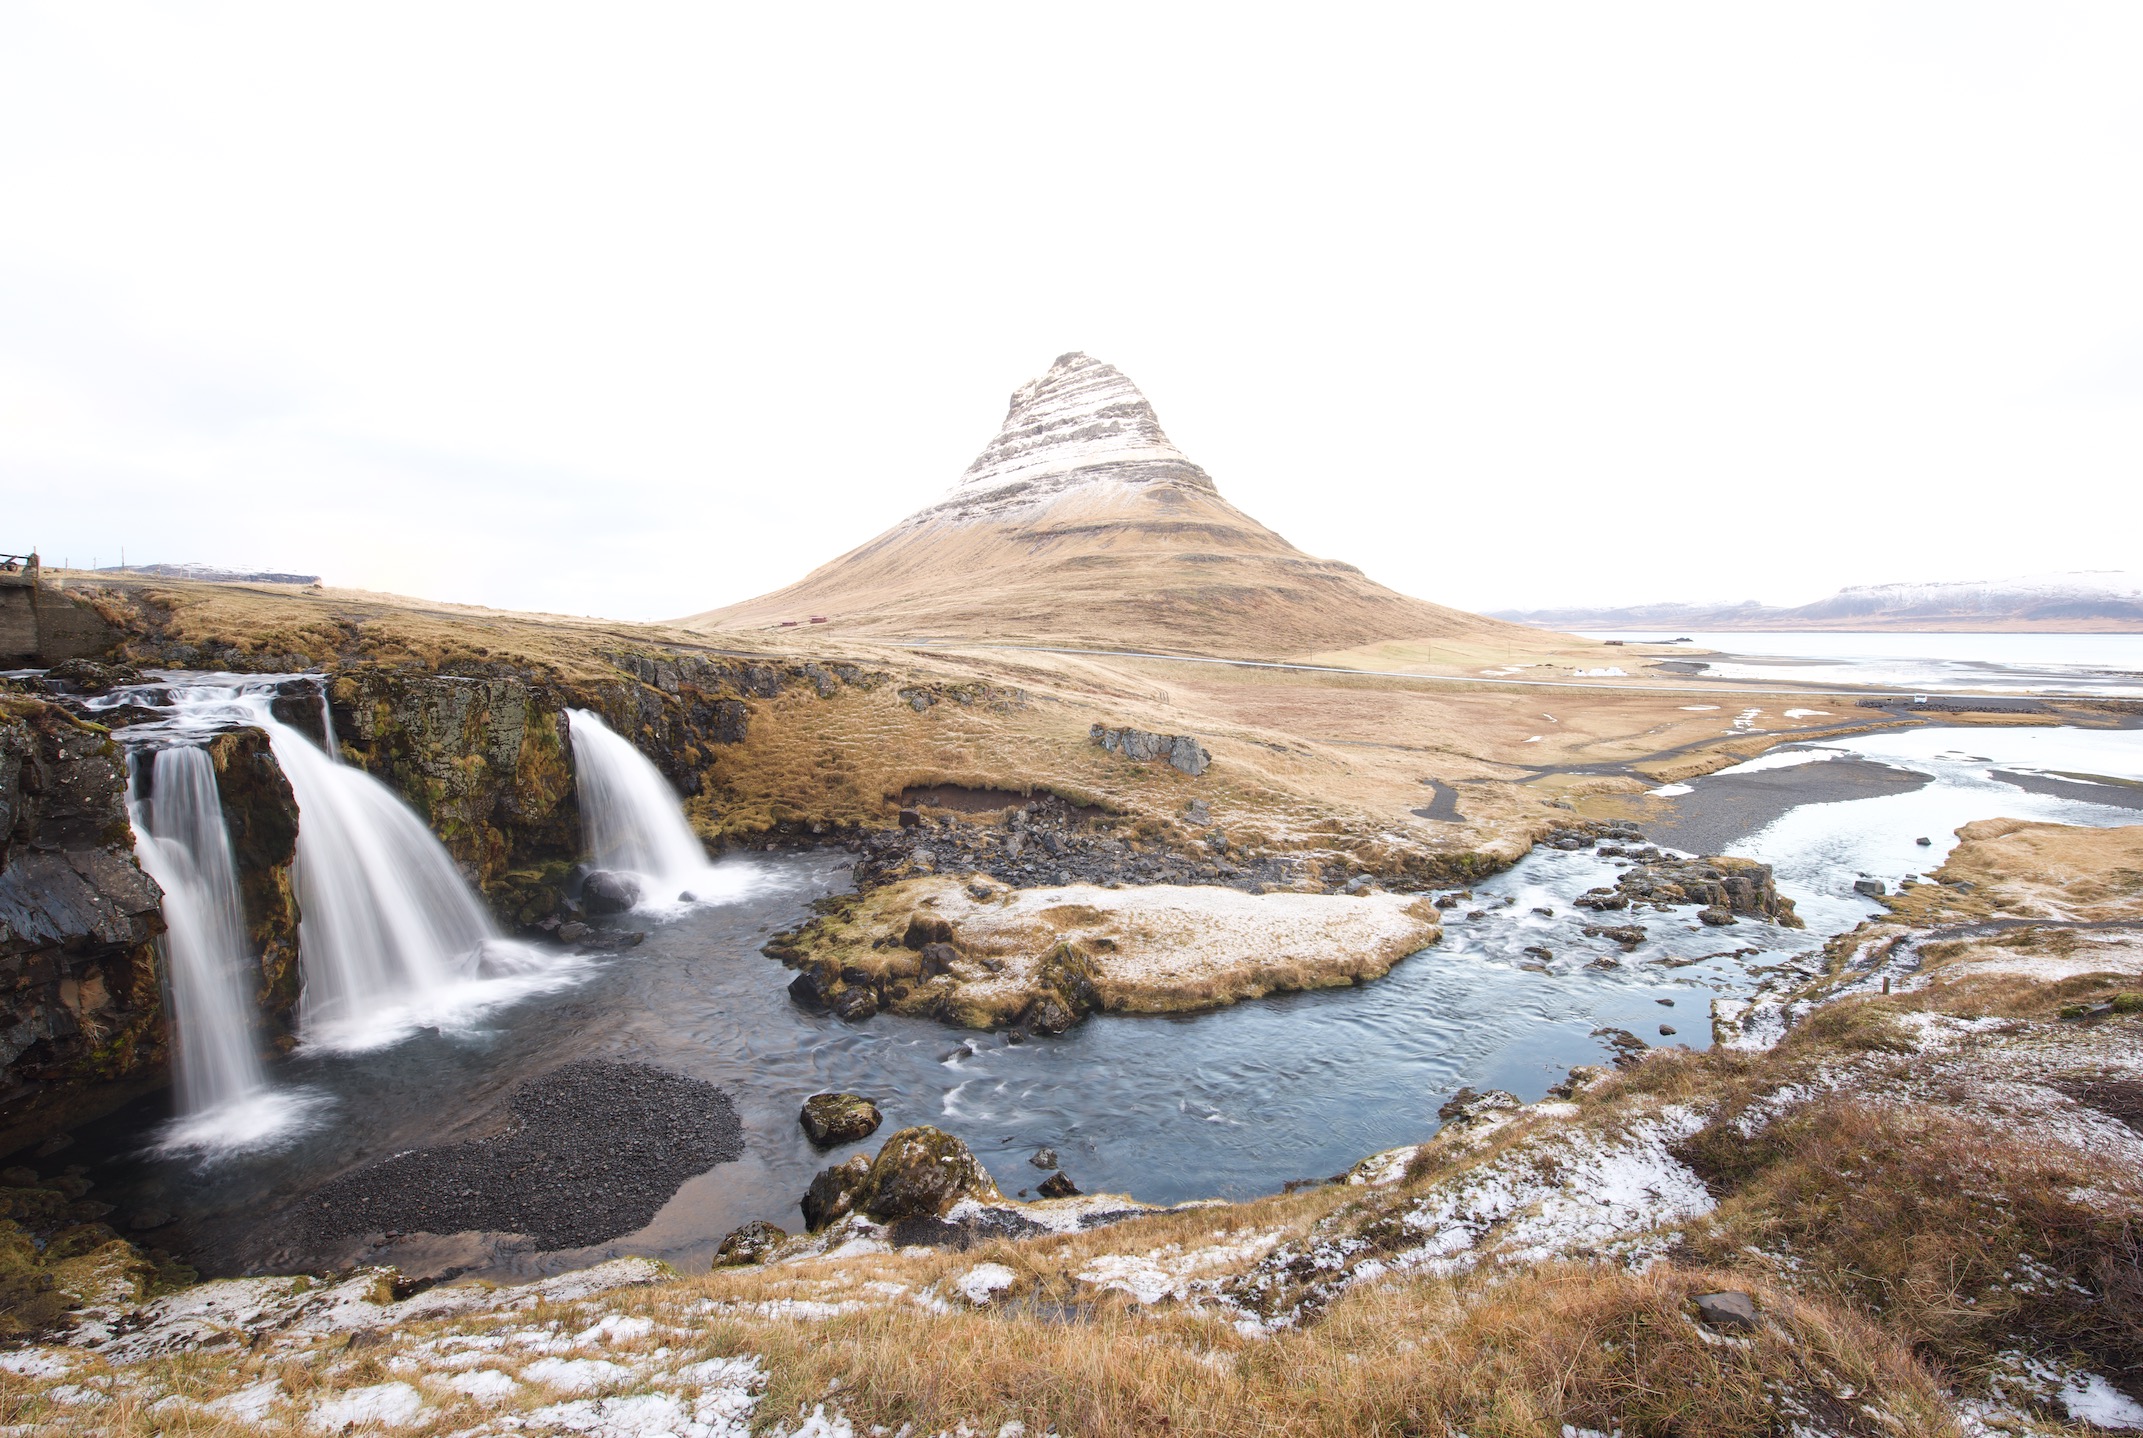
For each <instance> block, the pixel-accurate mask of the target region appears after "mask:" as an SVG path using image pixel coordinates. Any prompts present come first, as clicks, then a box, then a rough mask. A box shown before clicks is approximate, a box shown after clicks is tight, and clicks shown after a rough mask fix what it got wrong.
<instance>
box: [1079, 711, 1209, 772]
mask: <svg viewBox="0 0 2143 1438" xmlns="http://www.w3.org/2000/svg"><path fill="white" fill-rule="evenodd" d="M1087 734H1088V737H1089V738H1091V739H1092V740H1093V741H1094V742H1095V743H1096V744H1099V745H1100V746H1101V747H1102V748H1104V749H1106V750H1108V751H1109V752H1110V753H1111V754H1121V755H1122V756H1123V757H1124V758H1126V759H1130V760H1133V761H1135V762H1137V763H1141V764H1143V763H1149V762H1151V761H1153V760H1156V759H1160V760H1165V761H1167V763H1168V764H1170V765H1171V766H1172V767H1174V768H1176V769H1180V770H1182V771H1183V772H1184V773H1186V774H1188V775H1190V776H1191V777H1192V778H1193V779H1195V778H1197V777H1198V776H1199V775H1201V774H1203V773H1205V771H1206V768H1207V766H1208V765H1210V764H1211V763H1212V762H1213V756H1212V755H1211V754H1210V753H1208V752H1207V751H1206V747H1205V746H1204V745H1203V744H1200V743H1199V742H1198V741H1197V740H1196V739H1194V738H1193V737H1191V736H1190V735H1188V734H1149V733H1148V732H1146V731H1145V730H1144V729H1111V728H1109V727H1108V726H1107V725H1105V724H1096V725H1094V726H1093V728H1091V729H1089V730H1088V731H1087Z"/></svg>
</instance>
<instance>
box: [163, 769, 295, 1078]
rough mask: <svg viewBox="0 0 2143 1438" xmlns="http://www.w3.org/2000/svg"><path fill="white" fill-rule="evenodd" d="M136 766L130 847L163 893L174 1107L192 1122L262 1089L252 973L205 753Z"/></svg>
mask: <svg viewBox="0 0 2143 1438" xmlns="http://www.w3.org/2000/svg"><path fill="white" fill-rule="evenodd" d="M141 758H142V762H144V763H146V764H147V765H149V766H150V774H149V778H150V783H149V786H148V788H149V797H148V799H147V800H146V801H142V800H135V802H134V803H133V804H132V810H133V812H132V815H131V817H132V818H133V821H134V835H135V839H134V849H135V853H136V855H137V857H139V859H140V860H141V866H142V867H143V868H144V869H146V870H148V871H149V877H151V878H153V879H155V880H156V882H157V883H158V884H159V885H161V886H162V888H163V891H164V924H165V930H166V931H165V934H164V954H165V963H166V971H167V972H168V974H169V975H170V982H171V1020H172V1028H173V1038H174V1041H175V1044H176V1047H177V1050H178V1053H177V1065H178V1077H179V1104H180V1109H181V1111H182V1112H183V1113H186V1114H188V1115H197V1114H202V1113H206V1112H208V1111H209V1110H211V1109H214V1108H219V1107H222V1106H224V1105H227V1104H232V1103H236V1102H239V1101H241V1100H244V1099H246V1098H249V1097H251V1096H253V1095H254V1094H256V1093H258V1092H260V1090H261V1089H262V1088H264V1087H265V1086H266V1083H267V1080H266V1078H265V1077H264V1075H263V1074H262V1072H261V1064H260V1052H259V1050H258V1048H257V1047H256V1041H255V1038H254V1032H253V991H254V988H255V984H254V982H253V981H254V979H255V977H256V975H255V972H254V963H253V957H252V955H251V954H250V953H249V952H248V950H247V945H246V924H245V914H244V911H243V910H241V909H240V907H239V904H238V869H237V865H236V864H235V863H234V862H233V861H232V859H231V836H230V833H229V831H228V830H227V829H225V827H224V823H223V802H222V799H221V797H220V796H219V795H218V793H217V791H216V768H215V765H214V764H212V763H211V762H210V761H209V757H208V751H207V750H206V749H201V748H183V749H162V750H159V751H157V752H156V753H154V754H145V755H143V756H141ZM129 797H130V798H131V797H132V796H131V795H130V796H129Z"/></svg>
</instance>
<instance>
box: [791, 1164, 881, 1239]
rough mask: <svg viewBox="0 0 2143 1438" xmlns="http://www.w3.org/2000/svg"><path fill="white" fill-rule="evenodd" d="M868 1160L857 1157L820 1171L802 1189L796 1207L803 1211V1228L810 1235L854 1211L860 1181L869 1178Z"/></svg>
mask: <svg viewBox="0 0 2143 1438" xmlns="http://www.w3.org/2000/svg"><path fill="white" fill-rule="evenodd" d="M870 1173H871V1161H870V1160H869V1159H867V1158H865V1157H864V1156H863V1155H862V1154H860V1153H859V1154H857V1155H856V1156H855V1157H854V1158H851V1159H849V1160H848V1161H847V1162H846V1163H837V1164H835V1165H833V1166H832V1167H831V1168H822V1169H820V1170H819V1171H818V1174H817V1176H816V1177H814V1178H813V1179H812V1180H811V1187H809V1188H807V1189H805V1190H804V1196H803V1199H802V1201H801V1202H800V1204H799V1205H798V1206H799V1207H801V1208H802V1209H803V1211H804V1227H805V1228H806V1229H808V1230H810V1231H811V1232H813V1233H817V1232H818V1231H819V1230H820V1229H822V1228H824V1227H826V1225H828V1224H830V1223H838V1222H840V1221H841V1220H842V1219H844V1218H846V1217H848V1215H849V1214H850V1213H851V1212H853V1211H854V1209H855V1206H856V1195H857V1194H858V1193H860V1192H861V1191H862V1189H863V1181H864V1180H865V1179H867V1178H869V1177H870Z"/></svg>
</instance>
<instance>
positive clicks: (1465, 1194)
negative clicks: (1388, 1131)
mask: <svg viewBox="0 0 2143 1438" xmlns="http://www.w3.org/2000/svg"><path fill="white" fill-rule="evenodd" d="M1702 1126H1703V1117H1702V1116H1701V1115H1700V1114H1698V1113H1696V1112H1695V1111H1694V1110H1691V1109H1687V1108H1680V1107H1670V1108H1666V1109H1663V1110H1661V1111H1660V1112H1659V1113H1657V1114H1654V1115H1652V1116H1649V1117H1645V1118H1639V1119H1636V1120H1633V1121H1632V1122H1630V1123H1628V1124H1627V1125H1625V1126H1624V1127H1623V1128H1622V1129H1621V1130H1620V1131H1619V1132H1617V1133H1614V1134H1604V1133H1601V1132H1598V1131H1594V1130H1590V1129H1572V1128H1560V1127H1559V1128H1557V1129H1555V1130H1552V1131H1550V1132H1547V1133H1544V1134H1535V1135H1531V1136H1526V1137H1521V1138H1520V1139H1519V1141H1518V1142H1516V1143H1515V1144H1513V1145H1512V1146H1511V1147H1510V1148H1509V1149H1507V1150H1505V1151H1504V1152H1503V1153H1501V1154H1497V1155H1495V1156H1493V1157H1491V1158H1488V1159H1485V1160H1483V1161H1482V1162H1480V1163H1478V1164H1476V1165H1474V1166H1473V1167H1471V1168H1468V1169H1465V1170H1463V1171H1461V1172H1460V1173H1457V1174H1454V1175H1453V1176H1451V1177H1450V1178H1448V1179H1445V1180H1444V1181H1442V1182H1440V1183H1436V1184H1432V1185H1431V1186H1430V1187H1428V1188H1427V1189H1426V1190H1424V1191H1422V1192H1419V1193H1416V1194H1412V1195H1409V1196H1404V1197H1395V1196H1388V1195H1385V1194H1376V1195H1372V1196H1369V1197H1365V1198H1364V1199H1362V1200H1360V1201H1358V1202H1357V1203H1354V1204H1350V1205H1348V1206H1347V1207H1345V1208H1342V1209H1339V1210H1337V1211H1336V1212H1334V1213H1332V1214H1331V1215H1329V1216H1328V1217H1326V1218H1324V1219H1323V1220H1321V1221H1319V1222H1318V1223H1317V1224H1316V1225H1315V1226H1314V1227H1313V1228H1312V1229H1311V1230H1310V1232H1309V1234H1308V1235H1307V1236H1305V1237H1303V1238H1300V1239H1297V1240H1294V1241H1292V1242H1289V1243H1285V1244H1282V1245H1280V1246H1279V1247H1278V1248H1276V1249H1274V1250H1273V1251H1272V1252H1271V1253H1270V1254H1268V1255H1267V1256H1266V1257H1265V1258H1264V1259H1263V1260H1262V1261H1261V1262H1259V1263H1258V1264H1257V1265H1256V1266H1255V1267H1254V1268H1252V1269H1251V1270H1250V1271H1249V1272H1248V1273H1245V1274H1243V1275H1242V1276H1241V1277H1240V1278H1237V1279H1234V1280H1231V1281H1229V1282H1228V1283H1226V1284H1225V1285H1223V1293H1224V1295H1225V1298H1226V1301H1227V1302H1229V1303H1230V1304H1231V1305H1233V1306H1236V1307H1238V1308H1240V1309H1242V1310H1243V1311H1244V1312H1245V1313H1246V1314H1248V1315H1250V1316H1251V1317H1252V1318H1254V1319H1255V1321H1257V1322H1258V1323H1259V1324H1261V1325H1263V1326H1278V1327H1284V1326H1289V1325H1293V1324H1296V1323H1299V1322H1301V1321H1302V1320H1304V1319H1305V1318H1308V1317H1309V1316H1311V1315H1312V1314H1314V1313H1315V1312H1316V1311H1318V1310H1320V1309H1322V1308H1323V1307H1324V1306H1325V1305H1326V1304H1328V1303H1330V1302H1331V1301H1332V1299H1334V1298H1336V1297H1337V1296H1338V1295H1339V1294H1340V1293H1342V1292H1344V1291H1345V1290H1346V1289H1348V1288H1349V1287H1351V1286H1353V1285H1354V1284H1357V1283H1361V1282H1365V1281H1367V1280H1370V1279H1373V1278H1377V1277H1381V1276H1382V1275H1384V1274H1387V1273H1392V1272H1395V1271H1410V1270H1411V1271H1420V1272H1424V1273H1428V1274H1435V1275H1443V1274H1452V1273H1457V1272H1460V1271H1462V1270H1464V1269H1468V1268H1471V1267H1474V1266H1475V1265H1477V1264H1480V1263H1482V1262H1496V1263H1513V1264H1519V1263H1536V1262H1542V1261H1545V1260H1548V1259H1553V1258H1565V1257H1605V1258H1613V1259H1617V1260H1620V1261H1622V1262H1624V1263H1627V1264H1629V1265H1631V1266H1633V1267H1643V1266H1645V1265H1647V1264H1649V1263H1650V1261H1651V1260H1652V1259H1653V1258H1654V1257H1655V1256H1656V1255H1657V1254H1658V1252H1659V1251H1660V1250H1661V1249H1663V1248H1664V1247H1665V1245H1666V1244H1667V1243H1668V1242H1669V1241H1670V1240H1671V1238H1672V1236H1673V1233H1672V1230H1671V1228H1670V1226H1671V1225H1674V1224H1677V1223H1680V1222H1683V1221H1685V1220H1688V1219H1691V1218H1695V1217H1697V1216H1699V1215H1702V1214H1704V1213H1708V1212H1710V1210H1711V1208H1712V1198H1711V1195H1710V1194H1709V1193H1708V1192H1706V1190H1705V1188H1704V1184H1703V1182H1702V1180H1700V1179H1699V1178H1698V1177H1697V1175H1696V1174H1695V1173H1694V1172H1693V1171H1691V1170H1690V1169H1689V1168H1688V1167H1687V1166H1686V1165H1685V1164H1683V1163H1682V1162H1681V1161H1680V1160H1679V1159H1677V1158H1675V1157H1674V1155H1673V1153H1672V1152H1671V1151H1670V1149H1671V1146H1672V1145H1674V1144H1676V1143H1678V1142H1680V1141H1681V1140H1683V1139H1685V1138H1687V1137H1689V1136H1690V1135H1691V1134H1693V1133H1695V1132H1696V1131H1697V1130H1698V1129H1699V1128H1701V1127H1702Z"/></svg>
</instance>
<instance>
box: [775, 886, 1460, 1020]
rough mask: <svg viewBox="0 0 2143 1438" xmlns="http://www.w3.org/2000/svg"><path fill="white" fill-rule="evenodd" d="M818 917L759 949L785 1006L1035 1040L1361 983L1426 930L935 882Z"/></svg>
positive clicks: (1365, 902)
mask: <svg viewBox="0 0 2143 1438" xmlns="http://www.w3.org/2000/svg"><path fill="white" fill-rule="evenodd" d="M822 910H823V911H822V912H821V914H820V915H819V917H818V918H816V919H814V920H812V921H811V922H810V923H809V924H807V925H805V926H804V927H803V928H802V929H801V930H798V931H797V932H795V933H793V934H781V935H777V936H775V937H774V938H773V939H771V940H769V941H768V943H767V944H766V946H765V952H766V953H767V954H768V956H770V957H773V958H777V959H780V960H782V961H783V962H784V963H787V964H790V965H792V966H794V967H795V968H797V969H799V970H801V972H799V973H798V975H797V977H796V979H795V981H794V982H793V983H792V984H791V985H790V987H789V992H790V994H791V996H792V997H793V998H794V999H795V1000H796V1001H797V1002H799V1003H801V1004H804V1005H806V1006H807V1007H814V1008H819V1007H823V1008H826V1009H830V1010H831V1011H832V1012H834V1013H835V1014H838V1015H839V1016H840V1017H842V1018H844V1019H847V1020H850V1021H851V1022H860V1021H862V1020H865V1019H868V1018H871V1017H872V1016H874V1015H876V1014H877V1013H879V1012H880V1011H881V1010H886V1011H891V1012H894V1013H898V1014H904V1015H909V1016H912V1017H918V1018H935V1019H940V1020H943V1021H945V1022H948V1023H954V1024H958V1025H960V1026H961V1027H963V1028H976V1029H989V1028H1000V1027H1008V1026H1013V1025H1017V1026H1019V1027H1021V1028H1024V1029H1026V1030H1029V1031H1031V1032H1035V1033H1049V1034H1054V1033H1062V1032H1063V1031H1064V1030H1065V1029H1067V1028H1070V1027H1071V1026H1072V1025H1073V1024H1074V1023H1076V1022H1078V1021H1079V1019H1080V1018H1082V1017H1084V1016H1085V1015H1087V1014H1089V1013H1094V1012H1103V1011H1105V1012H1112V1013H1183V1012H1189V1011H1192V1010H1197V1009H1205V1008H1214V1007H1217V1006H1220V1005H1223V1004H1229V1003H1234V1002H1236V1001H1238V1000H1241V999H1245V998H1258V997H1262V996H1264V995H1266V994H1272V993H1283V992H1293V991H1296V990H1302V989H1317V988H1334V987H1339V986H1342V985H1346V984H1353V983H1361V982H1365V981H1367V980H1369V979H1373V978H1377V977H1380V976H1382V975H1383V974H1385V973H1387V972H1389V971H1390V969H1391V967H1392V966H1393V965H1394V964H1396V963H1398V962H1399V961H1400V960H1401V959H1403V958H1405V957H1406V956H1407V955H1408V954H1411V953H1415V952H1417V951H1419V950H1420V949H1423V948H1425V947H1427V946H1428V945H1430V944H1432V943H1434V942H1436V940H1437V938H1438V937H1439V935H1440V934H1441V932H1442V930H1441V927H1440V922H1439V918H1438V915H1437V911H1436V909H1435V907H1434V906H1433V905H1432V904H1431V903H1430V902H1429V901H1428V900H1427V899H1423V898H1410V897H1408V896H1404V895H1397V894H1383V893H1366V892H1365V893H1360V894H1356V895H1340V894H1298V893H1277V894H1263V895H1253V894H1244V893H1242V892H1240V891H1237V890H1234V889H1220V888H1203V887H1191V886H1186V885H1168V884H1158V885H1148V886H1142V887H1137V888H1130V887H1123V888H1113V889H1103V888H1097V887H1094V886H1091V885H1068V886H1065V887H1061V888H1059V887H1048V888H1032V889H1000V888H998V887H996V886H995V885H992V884H987V883H984V882H981V881H968V882H965V883H962V882H959V881H956V880H954V879H951V878H947V877H944V876H939V877H937V878H931V879H910V880H905V881H903V882H901V883H898V884H892V885H888V886H886V887H884V888H880V889H875V890H872V891H870V892H868V893H863V894H854V895H845V896H843V897H841V898H839V899H836V900H834V901H833V902H831V903H829V904H827V905H824V906H822Z"/></svg>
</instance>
